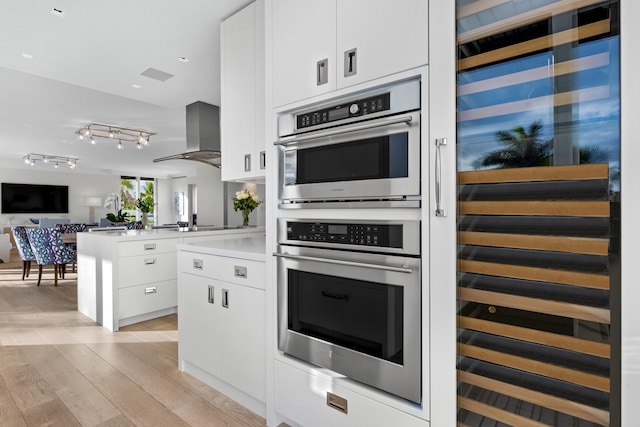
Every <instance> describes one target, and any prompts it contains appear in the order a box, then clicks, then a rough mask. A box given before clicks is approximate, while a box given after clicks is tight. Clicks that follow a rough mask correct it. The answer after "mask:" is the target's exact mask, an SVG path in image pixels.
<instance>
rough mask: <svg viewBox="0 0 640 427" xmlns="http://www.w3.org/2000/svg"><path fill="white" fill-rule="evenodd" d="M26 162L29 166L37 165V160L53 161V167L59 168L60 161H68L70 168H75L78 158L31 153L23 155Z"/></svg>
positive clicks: (43, 161)
mask: <svg viewBox="0 0 640 427" xmlns="http://www.w3.org/2000/svg"><path fill="white" fill-rule="evenodd" d="M23 160H24V163H25V164H27V165H29V166H35V165H36V162H42V163H53V167H54V168H57V167H58V166H59V165H60V163H66V164H67V166H69V169H75V167H76V164H77V162H78V159H77V158H75V157H63V156H50V155H48V154H36V153H31V154H27V155H26V156H24V157H23Z"/></svg>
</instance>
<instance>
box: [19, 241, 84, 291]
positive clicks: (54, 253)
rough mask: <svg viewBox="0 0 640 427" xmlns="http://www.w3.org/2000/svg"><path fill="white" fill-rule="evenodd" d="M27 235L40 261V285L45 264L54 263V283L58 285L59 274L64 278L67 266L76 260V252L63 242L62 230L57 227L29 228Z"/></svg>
mask: <svg viewBox="0 0 640 427" xmlns="http://www.w3.org/2000/svg"><path fill="white" fill-rule="evenodd" d="M27 237H28V238H29V244H30V245H31V250H32V251H33V254H34V255H35V257H36V262H37V263H38V286H40V281H41V279H42V266H43V265H53V278H54V285H55V286H58V274H59V275H60V277H61V278H62V279H64V273H65V266H66V265H67V264H69V263H72V262H76V260H77V254H76V252H75V251H74V250H72V249H71V248H69V247H67V246H66V245H65V244H64V243H63V242H62V238H61V237H60V232H59V231H58V230H56V229H55V228H34V229H27Z"/></svg>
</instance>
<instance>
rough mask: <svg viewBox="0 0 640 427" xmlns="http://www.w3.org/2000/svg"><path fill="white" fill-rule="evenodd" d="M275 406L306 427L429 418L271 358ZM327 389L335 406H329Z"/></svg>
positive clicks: (411, 425) (423, 425) (415, 426)
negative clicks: (272, 362)
mask: <svg viewBox="0 0 640 427" xmlns="http://www.w3.org/2000/svg"><path fill="white" fill-rule="evenodd" d="M273 384H274V407H275V410H276V412H278V413H280V414H281V415H283V416H285V417H286V418H289V419H291V420H292V421H294V422H296V423H297V424H300V425H303V426H305V427H315V426H317V427H325V426H332V427H348V426H372V425H376V426H403V427H428V426H429V422H428V421H426V420H423V419H420V418H418V417H415V416H413V415H410V414H408V413H406V412H403V411H400V410H398V409H395V408H392V407H390V406H388V405H385V404H383V403H381V402H376V401H375V400H373V399H371V398H368V397H366V396H363V395H361V394H358V393H355V392H353V391H351V390H348V389H346V388H344V387H341V386H338V385H336V384H335V383H334V381H333V379H332V378H331V377H330V376H328V375H325V374H322V373H321V372H317V373H313V374H310V373H307V372H304V371H301V370H300V369H297V368H294V367H293V366H290V365H288V364H286V363H283V362H281V361H279V360H275V361H274V381H273ZM327 392H329V393H331V394H333V395H335V396H337V397H338V399H339V398H342V399H346V404H345V402H341V401H340V400H338V399H336V398H334V397H332V398H331V401H332V403H333V402H335V405H336V406H335V407H336V408H337V407H346V413H344V412H342V411H340V410H338V409H335V408H334V407H332V406H329V404H328V403H327Z"/></svg>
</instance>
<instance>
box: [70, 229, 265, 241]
mask: <svg viewBox="0 0 640 427" xmlns="http://www.w3.org/2000/svg"><path fill="white" fill-rule="evenodd" d="M255 233H259V234H260V235H264V227H250V228H245V227H231V228H226V227H214V228H201V229H198V230H195V231H194V230H188V231H187V229H171V228H158V229H151V230H114V231H94V232H85V233H78V234H77V237H78V241H80V240H81V239H83V238H95V237H100V238H110V239H113V240H116V241H129V240H143V239H171V238H175V237H180V238H188V237H201V236H207V235H212V236H213V235H215V236H220V235H224V234H228V235H229V236H230V238H233V236H238V237H240V236H249V235H251V234H255Z"/></svg>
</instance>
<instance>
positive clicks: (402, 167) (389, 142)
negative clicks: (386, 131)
mask: <svg viewBox="0 0 640 427" xmlns="http://www.w3.org/2000/svg"><path fill="white" fill-rule="evenodd" d="M293 157H295V159H294V158H293ZM286 160H287V161H289V162H292V161H294V160H295V164H296V173H295V175H291V176H288V177H287V179H288V181H287V182H286V183H285V185H293V184H313V183H317V182H336V181H359V180H365V179H387V178H406V177H408V176H409V133H408V132H401V133H395V134H391V135H384V136H376V137H371V138H365V139H360V140H356V141H353V140H352V141H349V142H348V143H342V144H332V145H323V146H319V147H310V148H302V149H298V150H295V151H290V152H287V154H286ZM329 165H330V167H328V166H329Z"/></svg>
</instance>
